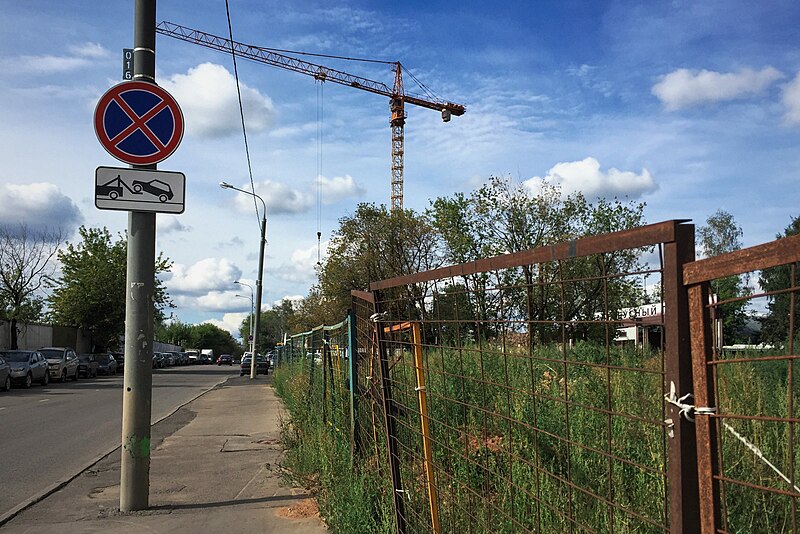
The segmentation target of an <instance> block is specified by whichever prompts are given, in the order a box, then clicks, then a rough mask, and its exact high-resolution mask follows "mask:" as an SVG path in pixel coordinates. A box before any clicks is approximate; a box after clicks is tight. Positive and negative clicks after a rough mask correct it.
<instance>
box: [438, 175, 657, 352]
mask: <svg viewBox="0 0 800 534" xmlns="http://www.w3.org/2000/svg"><path fill="white" fill-rule="evenodd" d="M643 211H644V204H636V203H634V202H622V201H619V200H617V199H614V200H613V201H608V200H604V199H600V200H598V201H597V202H595V203H591V202H589V201H587V200H586V198H585V197H584V196H583V195H582V194H581V193H573V194H564V193H563V191H562V190H561V188H560V187H558V186H554V185H552V184H548V183H543V184H541V186H540V187H539V189H538V190H537V191H531V190H530V189H529V188H527V187H526V186H525V185H523V184H521V183H517V182H514V181H513V180H512V179H511V178H508V177H491V178H490V180H489V182H488V183H487V184H485V185H483V186H482V187H480V188H479V189H477V190H476V191H474V192H473V193H471V194H470V195H469V196H468V197H465V196H464V195H463V194H456V195H455V196H454V197H452V198H449V199H448V198H440V199H437V200H436V201H434V202H433V204H432V207H431V210H430V216H431V219H432V221H433V224H434V226H435V227H436V228H437V230H438V231H439V232H440V233H441V235H442V237H443V240H444V243H445V254H446V257H447V259H448V260H449V261H452V262H454V263H465V262H468V261H474V260H477V259H480V258H485V257H487V256H491V255H498V254H504V253H510V252H519V251H523V250H529V249H533V248H537V247H541V246H545V245H550V244H555V243H559V242H563V241H566V240H569V239H574V238H578V237H585V236H588V235H596V234H600V233H605V232H613V231H618V230H623V229H627V228H633V227H635V226H640V225H641V224H643V222H644V217H643ZM637 261H638V251H618V252H614V253H608V254H605V255H597V256H595V257H590V258H581V259H574V260H570V261H569V262H562V263H556V262H549V263H541V264H538V265H523V266H521V267H520V268H519V270H517V271H514V270H508V271H505V272H502V273H498V274H496V276H498V277H503V278H504V279H502V280H491V282H492V283H494V284H495V285H499V286H501V287H505V288H507V289H505V290H504V296H505V300H506V302H505V304H504V306H503V314H504V315H505V316H506V318H507V319H512V320H513V319H517V320H518V321H520V322H519V323H518V324H524V323H523V322H524V321H529V320H530V321H534V322H537V324H539V325H540V326H539V327H538V328H536V327H534V326H533V323H527V324H529V325H530V330H535V331H534V332H530V331H529V340H530V343H531V344H533V343H534V339H535V338H538V339H540V340H541V341H546V340H547V338H548V337H550V336H551V335H553V334H554V333H555V332H548V329H550V330H552V325H553V324H554V323H553V321H552V320H551V319H552V318H553V316H554V314H558V316H559V317H560V315H561V314H564V315H565V316H566V317H565V318H566V319H567V320H570V319H580V318H584V319H589V320H593V319H594V318H595V313H596V312H597V311H598V310H600V309H601V307H599V305H600V304H601V303H602V302H603V300H602V298H601V297H602V295H603V289H604V287H603V282H602V280H601V279H599V278H598V277H597V276H594V281H593V282H588V281H587V282H585V283H583V284H577V283H574V284H571V285H566V286H562V285H557V284H555V283H554V282H555V281H556V280H557V279H558V278H562V279H572V280H579V279H581V278H586V277H588V276H590V273H594V274H595V275H596V273H598V272H600V271H601V270H602V272H605V273H609V274H613V273H623V272H626V271H629V270H631V268H632V267H633V266H634V265H636V263H637ZM464 282H465V284H466V287H467V289H468V293H467V295H468V298H469V300H470V302H471V304H472V306H473V308H474V314H475V316H476V317H477V318H481V317H483V318H487V317H493V316H495V314H496V312H497V311H498V310H499V308H498V306H499V292H498V291H493V292H487V291H486V288H487V287H488V284H489V282H490V279H489V275H488V274H486V273H477V274H474V275H467V276H465V277H464ZM608 285H609V288H610V289H611V292H610V298H612V299H613V302H612V305H613V304H618V305H622V303H623V302H627V304H626V305H630V303H629V302H630V298H632V295H633V293H634V291H633V290H632V287H631V285H632V284H631V283H630V282H628V281H625V280H623V279H614V280H610V281H609V282H608ZM556 288H560V289H558V290H557V289H556ZM561 289H564V290H565V291H566V292H567V294H566V295H564V298H562V296H561V294H560V291H561ZM633 298H635V297H633ZM584 324H586V323H584ZM478 326H480V329H483V330H484V332H485V333H486V334H488V335H491V334H492V331H491V329H492V327H491V324H490V323H489V324H481V325H478ZM573 328H576V329H581V328H584V326H581V325H577V326H576V325H573ZM584 329H585V328H584ZM478 330H479V329H477V328H476V336H478V335H480V334H479V332H478ZM576 333H577V332H573V335H574V334H576Z"/></svg>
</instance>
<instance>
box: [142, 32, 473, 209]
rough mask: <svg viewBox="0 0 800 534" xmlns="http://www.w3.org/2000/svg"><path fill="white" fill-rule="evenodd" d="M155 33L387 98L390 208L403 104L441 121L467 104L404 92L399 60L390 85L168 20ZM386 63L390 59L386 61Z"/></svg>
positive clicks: (398, 188)
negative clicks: (429, 112)
mask: <svg viewBox="0 0 800 534" xmlns="http://www.w3.org/2000/svg"><path fill="white" fill-rule="evenodd" d="M156 32H157V33H160V34H162V35H166V36H168V37H173V38H175V39H179V40H182V41H187V42H190V43H193V44H198V45H200V46H204V47H206V48H210V49H212V50H218V51H221V52H227V53H231V52H233V53H234V54H236V55H238V56H240V57H244V58H246V59H250V60H253V61H257V62H259V63H265V64H267V65H272V66H273V67H278V68H281V69H286V70H291V71H294V72H299V73H301V74H305V75H307V76H311V77H313V78H314V79H315V80H318V81H321V82H326V81H330V82H333V83H337V84H339V85H344V86H347V87H353V88H355V89H361V90H362V91H367V92H370V93H374V94H377V95H382V96H386V97H388V98H389V110H390V112H391V120H390V121H389V124H390V126H391V129H392V176H391V209H392V211H395V210H402V209H403V166H404V165H403V160H404V157H405V154H404V152H405V148H404V144H405V141H404V137H405V133H404V128H405V123H406V112H405V104H406V103H408V104H412V105H415V106H419V107H423V108H427V109H433V110H437V111H440V112H441V114H442V121H444V122H449V121H450V117H451V115H455V116H457V117H458V116H461V115H463V114H464V113H465V112H466V107H465V106H463V105H462V104H455V103H453V102H448V101H446V100H442V99H439V98H435V97H428V98H422V97H418V96H415V95H407V94H406V93H405V89H404V87H403V71H402V65H401V64H400V62H399V61H396V62H393V63H390V64H391V65H392V66H393V68H394V72H395V77H394V84H393V86H392V87H391V88H389V87H388V86H387V85H386V84H384V83H383V82H379V81H375V80H370V79H369V78H364V77H362V76H356V75H353V74H349V73H347V72H343V71H340V70H336V69H331V68H328V67H325V66H323V65H317V64H315V63H311V62H308V61H305V60H302V59H298V58H296V57H292V56H289V55H286V54H282V53H279V52H276V51H274V50H271V49H269V48H262V47H258V46H253V45H247V44H242V43H239V42H236V41H231V40H230V39H226V38H224V37H219V36H217V35H212V34H210V33H206V32H202V31H200V30H195V29H192V28H187V27H185V26H181V25H178V24H173V23H171V22H167V21H162V22H159V23H158V25H157V26H156ZM387 63H389V62H387Z"/></svg>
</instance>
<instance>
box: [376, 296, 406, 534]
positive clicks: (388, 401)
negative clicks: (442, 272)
mask: <svg viewBox="0 0 800 534" xmlns="http://www.w3.org/2000/svg"><path fill="white" fill-rule="evenodd" d="M381 311H382V310H381V299H380V294H379V293H378V292H377V291H376V292H375V315H374V316H373V318H372V319H373V322H374V324H375V338H376V340H377V345H378V358H379V362H380V363H379V365H380V373H381V396H382V397H383V413H384V429H385V431H386V446H387V449H388V452H389V471H390V473H391V477H392V493H393V495H392V497H393V499H392V501H393V503H394V512H395V519H396V521H397V532H399V533H400V534H405V533H406V517H405V503H404V502H403V495H404V493H405V492H404V491H403V483H402V480H401V477H400V450H399V449H400V448H399V446H398V441H397V428H396V425H395V415H394V412H395V405H394V400H393V398H392V382H391V380H390V378H389V354H388V346H387V344H386V342H385V340H384V333H383V325H382V319H381Z"/></svg>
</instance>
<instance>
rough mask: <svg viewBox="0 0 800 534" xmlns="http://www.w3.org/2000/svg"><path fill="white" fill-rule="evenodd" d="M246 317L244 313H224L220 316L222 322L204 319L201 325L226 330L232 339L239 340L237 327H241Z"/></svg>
mask: <svg viewBox="0 0 800 534" xmlns="http://www.w3.org/2000/svg"><path fill="white" fill-rule="evenodd" d="M246 317H247V314H246V313H226V314H224V315H223V316H222V320H219V319H206V320H205V321H201V323H208V324H213V325H214V326H216V327H217V328H221V329H222V330H227V331H228V332H230V333H231V335H232V336H233V337H235V338H237V339H240V336H239V327H240V326H242V321H244V319H245V318H246Z"/></svg>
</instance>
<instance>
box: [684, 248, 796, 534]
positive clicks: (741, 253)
mask: <svg viewBox="0 0 800 534" xmlns="http://www.w3.org/2000/svg"><path fill="white" fill-rule="evenodd" d="M797 262H800V235H795V236H791V237H786V238H782V239H778V240H776V241H772V242H769V243H765V244H762V245H757V246H754V247H749V248H746V249H742V250H738V251H735V252H731V253H728V254H724V255H721V256H716V257H713V258H707V259H703V260H699V261H695V262H693V263H689V264H687V265H685V266H684V269H683V277H684V284H685V285H686V288H687V292H688V295H689V299H690V312H691V315H690V320H691V336H692V360H693V368H694V385H695V388H694V389H695V391H694V393H695V403H696V405H697V406H703V407H707V406H714V404H715V402H716V401H717V399H718V395H717V391H716V382H717V373H718V370H719V367H720V365H731V364H740V363H748V362H759V361H762V362H763V361H780V360H786V361H787V367H788V383H787V392H788V400H787V402H788V414H787V417H786V418H778V417H771V416H769V415H758V416H746V415H737V414H730V413H713V414H709V415H707V416H701V417H696V418H695V421H696V427H697V457H698V473H699V479H698V488H699V496H700V500H699V510H700V515H701V532H702V533H703V534H713V533H716V532H726V531H727V526H726V523H727V518H726V516H725V503H724V501H725V494H724V488H723V483H731V484H738V485H741V486H745V487H750V488H751V489H754V490H756V491H770V492H772V493H776V494H782V495H787V496H788V497H789V498H790V499H791V501H790V507H791V516H792V525H791V532H793V533H795V534H797V533H798V532H800V529H799V527H798V523H797V521H798V519H797V515H798V507H797V501H798V499H800V494H796V493H792V492H790V491H783V490H779V489H775V488H765V487H762V486H759V485H757V484H752V483H749V482H747V481H742V480H736V479H732V478H730V477H727V476H725V475H724V473H722V466H721V461H720V460H721V451H720V449H719V443H720V432H721V430H720V425H721V422H722V420H723V419H725V418H731V419H733V418H737V419H750V420H760V421H776V422H785V423H787V424H788V425H789V429H790V432H789V436H790V437H789V444H788V445H789V452H790V458H791V459H792V465H791V466H790V473H791V477H792V479H791V483H796V481H795V479H794V476H795V475H794V472H795V467H796V466H795V465H794V463H793V462H794V460H793V459H794V457H795V453H794V447H795V444H794V443H793V441H794V440H793V438H792V436H794V425H795V424H796V423H795V419H796V415H795V414H794V407H793V405H792V399H793V390H794V389H795V388H797V387H798V385H797V384H794V383H793V375H794V373H793V365H795V360H797V359H798V358H799V357H798V356H797V355H794V354H793V347H792V340H793V337H794V336H793V335H792V333H793V331H794V330H795V327H796V326H795V324H794V321H795V318H794V305H793V302H791V303H790V319H789V321H790V323H789V334H790V335H789V347H788V349H789V350H788V351H787V352H788V354H786V355H784V356H771V357H760V358H727V359H724V360H720V359H718V358H717V353H716V349H717V348H716V347H715V346H714V344H713V343H712V342H711V337H712V332H711V317H712V312H713V311H715V309H716V307H715V306H716V305H714V304H709V293H710V289H709V288H710V283H711V281H713V280H716V279H720V278H725V277H729V276H737V275H741V274H744V273H748V272H753V271H757V270H764V269H769V268H772V267H778V266H782V265H787V264H796V263H797ZM790 286H791V287H789V288H787V289H786V291H789V292H790V297H791V298H792V300H793V299H794V295H795V293H796V292H797V291H798V290H800V288H798V287H796V282H795V285H794V286H792V285H791V284H790ZM763 296H769V293H761V294H757V295H751V296H750V297H748V298H754V297H763ZM718 304H719V303H718ZM718 304H717V305H718ZM715 408H717V407H715ZM721 408H722V409H723V410H724V407H721Z"/></svg>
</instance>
